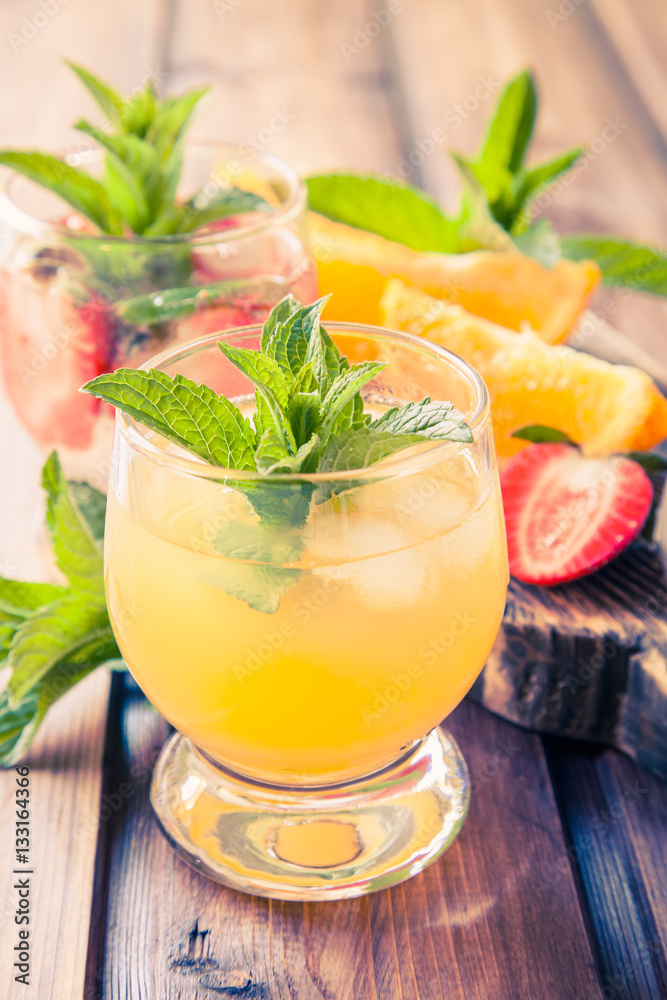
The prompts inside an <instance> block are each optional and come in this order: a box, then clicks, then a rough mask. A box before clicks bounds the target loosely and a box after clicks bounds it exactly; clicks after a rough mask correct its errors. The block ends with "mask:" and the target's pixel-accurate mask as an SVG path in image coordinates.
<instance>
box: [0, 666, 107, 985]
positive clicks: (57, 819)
mask: <svg viewBox="0 0 667 1000" xmlns="http://www.w3.org/2000/svg"><path fill="white" fill-rule="evenodd" d="M108 688H109V675H108V674H107V673H106V672H104V671H100V672H99V673H97V674H93V675H92V676H91V677H90V678H88V679H87V680H86V681H85V682H83V683H82V684H81V686H80V687H79V688H77V689H75V690H74V691H72V692H70V694H68V695H66V696H65V697H64V698H63V699H62V701H60V702H58V704H57V705H56V706H55V707H54V709H53V710H52V712H51V713H50V715H49V722H48V725H45V726H44V727H43V729H42V731H41V733H40V734H39V735H38V736H37V739H36V740H35V743H34V745H33V747H32V748H31V750H30V752H29V754H28V756H27V758H26V760H25V764H26V765H27V766H28V767H29V768H30V774H29V776H28V777H29V782H30V784H29V793H30V798H29V802H30V805H29V811H30V818H29V824H30V848H29V851H28V860H29V864H17V863H16V846H17V845H16V829H15V824H16V821H17V820H16V802H15V792H16V788H17V785H16V778H17V774H16V772H15V770H14V769H13V768H12V769H10V770H8V771H2V772H0V803H1V805H0V845H2V848H1V850H2V853H1V854H0V940H1V941H2V959H1V960H0V996H2V997H6V998H7V1000H18V998H19V997H25V996H33V997H39V998H42V997H44V998H48V1000H78V998H80V997H81V996H82V995H83V984H84V973H85V966H86V954H87V950H88V931H89V923H90V913H91V902H92V889H93V869H94V864H95V854H96V848H97V835H98V824H99V819H100V816H99V809H100V796H101V791H102V769H101V760H102V750H103V746H104V734H105V727H106V718H107V711H106V709H107V695H108ZM19 846H21V845H19ZM28 873H29V874H28ZM26 879H29V884H28V885H27V886H26V885H25V880H26ZM21 882H23V883H24V888H25V889H27V890H28V891H29V896H28V897H26V898H27V899H28V901H29V903H30V909H29V912H28V916H29V920H30V923H29V925H27V929H28V930H29V932H30V937H29V949H30V976H29V982H30V990H26V988H25V986H24V985H23V984H22V983H17V982H16V981H15V978H14V977H15V976H16V975H20V974H21V973H22V972H23V971H24V970H17V969H15V968H14V961H15V960H16V956H15V955H14V952H13V949H14V946H15V945H17V944H19V938H18V932H19V930H21V929H24V925H23V924H21V925H17V924H16V923H15V913H16V912H17V907H18V905H19V887H20V884H21Z"/></svg>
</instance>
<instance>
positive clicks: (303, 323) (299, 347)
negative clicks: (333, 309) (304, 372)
mask: <svg viewBox="0 0 667 1000" xmlns="http://www.w3.org/2000/svg"><path fill="white" fill-rule="evenodd" d="M289 298H290V299H291V296H290V297H289ZM328 298H329V296H326V297H325V298H322V299H318V300H317V302H313V304H312V305H309V306H299V308H297V309H293V308H292V302H291V301H288V305H287V307H286V308H285V307H284V308H283V310H282V311H281V315H282V314H283V313H284V312H287V313H288V314H287V315H286V316H285V318H284V319H277V320H276V321H273V322H272V321H271V316H269V322H268V323H267V328H266V329H265V331H264V332H263V334H262V341H261V349H262V352H263V353H264V354H265V355H266V356H267V357H268V358H271V359H272V360H273V361H275V362H276V363H277V364H278V365H279V366H280V367H281V368H282V370H283V372H284V374H285V375H286V376H287V377H288V378H291V379H294V378H296V377H297V376H298V375H299V373H300V372H301V369H302V368H303V367H304V366H305V365H307V364H308V363H309V362H312V364H311V370H312V372H313V374H314V375H315V377H316V379H317V380H318V384H319V385H320V386H321V387H322V383H323V381H326V380H327V377H328V374H329V370H328V365H327V357H326V349H325V344H324V341H323V333H322V327H321V323H320V316H321V314H322V310H323V309H324V307H325V305H326V303H327V301H328ZM283 301H284V300H283ZM279 306H280V303H279ZM279 306H278V307H276V308H279ZM338 357H340V355H338ZM336 374H338V367H336Z"/></svg>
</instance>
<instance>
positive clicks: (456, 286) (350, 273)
mask: <svg viewBox="0 0 667 1000" xmlns="http://www.w3.org/2000/svg"><path fill="white" fill-rule="evenodd" d="M308 241H309V246H310V251H311V254H312V255H313V257H314V258H315V260H316V262H317V273H318V279H319V293H320V295H326V294H327V293H328V292H333V293H334V295H333V298H332V300H331V302H330V303H329V305H328V306H327V308H326V310H325V312H324V317H325V319H330V320H350V321H352V322H356V323H378V322H379V319H380V308H379V307H380V299H381V298H382V293H383V292H384V290H385V287H386V284H387V280H388V279H389V278H401V280H402V281H404V282H405V283H406V284H408V285H414V286H415V287H416V288H421V289H422V290H423V291H425V292H429V293H430V294H431V295H435V296H436V297H437V298H441V299H445V300H446V301H449V302H455V303H458V304H459V305H462V306H463V307H464V308H465V309H467V310H468V311H469V312H471V313H474V314H475V315H476V316H484V317H485V318H486V319H490V320H493V321H494V322H495V323H500V324H501V325H502V326H506V327H509V328H510V329H511V330H520V329H523V328H524V327H525V325H526V324H529V325H530V326H531V327H532V328H533V329H534V330H535V332H536V333H538V334H539V336H540V337H541V338H542V340H544V341H546V342H547V343H549V344H554V343H558V342H559V341H561V340H562V339H563V338H564V337H565V336H567V334H568V333H569V332H570V330H571V329H572V327H573V326H574V324H575V323H576V321H577V319H578V317H579V315H580V314H581V312H582V310H583V309H584V308H585V307H586V303H587V301H588V299H589V297H590V295H591V292H592V291H593V289H594V288H595V287H596V285H597V284H598V281H599V280H600V271H599V268H598V266H597V264H595V263H594V262H593V261H582V262H580V263H574V262H573V261H569V260H561V261H559V262H558V264H556V266H555V267H553V268H551V269H549V268H547V267H544V266H543V265H542V264H540V263H538V262H537V261H536V260H533V259H532V258H531V257H525V256H524V255H523V254H520V253H506V252H504V251H496V250H493V251H490V250H478V251H475V252H474V253H466V254H446V253H418V252H417V251H416V250H410V249H409V247H405V246H403V245H402V244H400V243H393V242H392V241H391V240H385V239H383V237H381V236H376V235H375V234H374V233H368V232H366V231H365V230H362V229H353V228H352V227H351V226H346V225H343V224H342V223H340V222H332V221H331V220H330V219H326V218H324V216H322V215H316V214H315V213H314V212H310V213H309V216H308Z"/></svg>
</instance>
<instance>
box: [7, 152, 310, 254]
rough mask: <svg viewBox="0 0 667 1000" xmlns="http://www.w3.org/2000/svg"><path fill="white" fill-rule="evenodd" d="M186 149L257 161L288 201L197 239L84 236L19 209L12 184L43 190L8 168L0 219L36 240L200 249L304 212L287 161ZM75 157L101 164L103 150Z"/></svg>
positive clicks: (302, 195) (302, 190)
mask: <svg viewBox="0 0 667 1000" xmlns="http://www.w3.org/2000/svg"><path fill="white" fill-rule="evenodd" d="M185 150H186V155H187V151H188V150H192V151H196V152H198V153H204V152H213V151H214V150H219V151H220V152H221V153H223V152H226V153H236V154H238V159H239V161H240V162H248V163H255V162H257V161H259V162H260V163H263V164H264V165H265V166H267V167H270V168H271V169H273V170H274V171H276V172H277V173H278V174H280V175H281V176H282V178H283V179H284V180H285V181H286V182H287V184H288V185H289V193H288V195H287V198H286V199H285V201H284V203H283V204H281V205H279V206H278V207H277V208H275V209H272V210H271V212H268V213H267V214H266V215H265V216H264V217H263V218H260V219H257V220H256V221H253V222H248V223H246V224H244V225H241V226H235V227H234V228H233V229H231V228H230V229H222V230H216V231H215V232H212V233H204V234H202V235H201V236H197V235H196V231H195V232H193V233H172V234H170V235H164V236H142V235H141V234H137V233H131V234H128V235H122V236H115V235H111V234H108V233H86V232H82V231H81V230H76V229H69V228H68V227H67V226H64V225H62V224H61V223H59V222H53V221H52V220H50V219H43V218H40V217H39V216H37V215H32V214H31V213H30V212H27V211H26V210H25V209H23V208H21V207H20V206H19V205H18V204H17V203H16V201H15V200H14V199H13V198H12V195H11V192H10V188H11V185H12V184H13V183H14V182H15V181H17V180H25V181H27V182H28V183H29V184H34V185H35V187H37V188H40V190H46V189H42V188H41V187H40V185H39V184H37V182H36V181H31V180H30V178H27V177H25V176H24V175H23V174H20V173H19V172H18V171H16V170H13V169H12V168H11V167H4V168H2V170H3V173H4V174H5V176H4V178H2V180H1V181H0V219H2V220H4V221H5V222H6V223H8V224H9V225H11V226H13V227H14V228H15V229H17V230H18V231H19V232H20V233H22V234H23V235H24V236H34V237H37V238H39V239H46V238H49V237H52V238H54V239H63V238H64V237H66V238H67V239H69V240H77V239H80V240H95V241H96V242H99V243H114V244H121V243H127V244H130V245H131V244H133V243H135V244H137V245H140V244H143V243H150V244H152V245H155V246H159V245H161V244H162V245H165V246H169V245H179V244H194V245H197V246H201V245H207V244H209V243H212V244H215V243H233V242H234V241H235V240H239V239H242V238H245V237H246V236H248V235H251V234H253V233H255V232H261V231H262V230H264V229H268V228H270V227H272V226H273V225H275V224H276V223H280V224H281V225H284V224H285V223H286V222H290V221H292V219H293V218H294V217H295V216H298V215H299V214H300V213H301V212H302V211H304V209H305V207H306V201H307V191H306V185H305V183H304V182H303V180H302V179H301V177H300V176H299V174H298V173H297V171H296V170H295V169H294V167H292V166H291V165H290V164H289V163H287V161H286V160H281V159H280V157H278V156H274V155H273V153H263V152H257V151H256V150H253V154H254V155H253V156H252V157H250V158H249V157H248V156H247V155H246V154H244V153H243V152H242V150H241V147H240V146H237V145H235V144H234V143H230V142H218V141H217V140H215V139H186V141H185ZM76 155H77V156H80V157H81V160H82V162H83V163H97V162H101V161H102V159H103V157H104V151H103V150H100V149H89V150H84V151H83V152H81V153H77V154H76ZM65 159H66V157H65ZM231 183H232V179H231V178H230V184H231ZM51 193H52V194H53V196H54V197H55V198H57V197H58V195H57V194H56V193H55V192H51ZM63 204H64V205H67V202H63ZM72 211H74V209H72Z"/></svg>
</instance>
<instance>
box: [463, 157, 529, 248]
mask: <svg viewBox="0 0 667 1000" xmlns="http://www.w3.org/2000/svg"><path fill="white" fill-rule="evenodd" d="M452 158H453V160H454V161H455V163H456V164H457V166H458V167H459V169H460V171H461V173H462V175H463V179H464V190H463V201H462V207H461V214H460V216H459V220H458V227H459V245H460V250H461V252H465V253H467V252H469V251H471V250H479V249H489V250H512V249H514V244H513V243H512V239H511V237H510V235H509V233H507V232H506V231H505V230H504V229H503V227H502V226H501V225H500V224H499V223H498V221H497V220H496V219H495V218H494V216H493V213H492V211H491V207H490V205H489V201H488V195H487V193H486V191H485V188H484V186H483V184H482V183H481V181H480V179H479V177H478V171H477V169H476V167H475V165H474V164H472V163H471V162H469V161H468V160H466V159H465V158H464V157H462V156H457V155H456V154H452Z"/></svg>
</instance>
